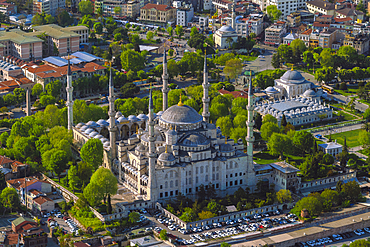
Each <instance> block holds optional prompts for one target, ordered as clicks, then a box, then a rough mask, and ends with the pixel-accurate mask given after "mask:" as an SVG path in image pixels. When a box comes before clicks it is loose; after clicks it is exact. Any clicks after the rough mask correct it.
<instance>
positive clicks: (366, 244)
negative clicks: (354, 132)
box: [342, 8, 370, 247]
mask: <svg viewBox="0 0 370 247" xmlns="http://www.w3.org/2000/svg"><path fill="white" fill-rule="evenodd" d="M356 9H357V8H356ZM363 12H364V13H366V12H365V11H363ZM346 246H348V245H343V246H342V247H346ZM349 247H370V241H369V239H368V240H366V239H357V240H355V241H353V242H351V243H350V244H349Z"/></svg>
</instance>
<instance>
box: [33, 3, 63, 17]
mask: <svg viewBox="0 0 370 247" xmlns="http://www.w3.org/2000/svg"><path fill="white" fill-rule="evenodd" d="M32 7H33V14H36V13H39V14H42V13H45V14H47V15H52V16H56V15H57V13H58V9H65V7H66V1H65V0H33V6H32Z"/></svg>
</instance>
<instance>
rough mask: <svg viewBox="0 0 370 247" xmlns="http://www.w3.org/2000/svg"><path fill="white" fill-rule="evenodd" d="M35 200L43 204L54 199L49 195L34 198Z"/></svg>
mask: <svg viewBox="0 0 370 247" xmlns="http://www.w3.org/2000/svg"><path fill="white" fill-rule="evenodd" d="M33 201H34V202H36V203H37V204H39V205H42V204H44V203H45V202H52V201H53V200H51V199H50V198H49V197H47V196H39V197H37V198H34V199H33Z"/></svg>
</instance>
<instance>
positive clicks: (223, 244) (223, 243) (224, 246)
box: [220, 242, 231, 247]
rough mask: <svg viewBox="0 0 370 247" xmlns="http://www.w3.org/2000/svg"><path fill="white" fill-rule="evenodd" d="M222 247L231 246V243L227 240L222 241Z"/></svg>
mask: <svg viewBox="0 0 370 247" xmlns="http://www.w3.org/2000/svg"><path fill="white" fill-rule="evenodd" d="M220 247H231V244H228V243H226V242H222V243H221V246H220Z"/></svg>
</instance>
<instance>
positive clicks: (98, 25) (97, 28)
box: [94, 22, 103, 34]
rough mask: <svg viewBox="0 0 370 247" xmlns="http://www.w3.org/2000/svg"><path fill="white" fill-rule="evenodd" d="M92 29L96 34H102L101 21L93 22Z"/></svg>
mask: <svg viewBox="0 0 370 247" xmlns="http://www.w3.org/2000/svg"><path fill="white" fill-rule="evenodd" d="M94 31H95V33H97V34H102V33H103V25H102V24H101V22H96V23H95V24H94Z"/></svg>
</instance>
